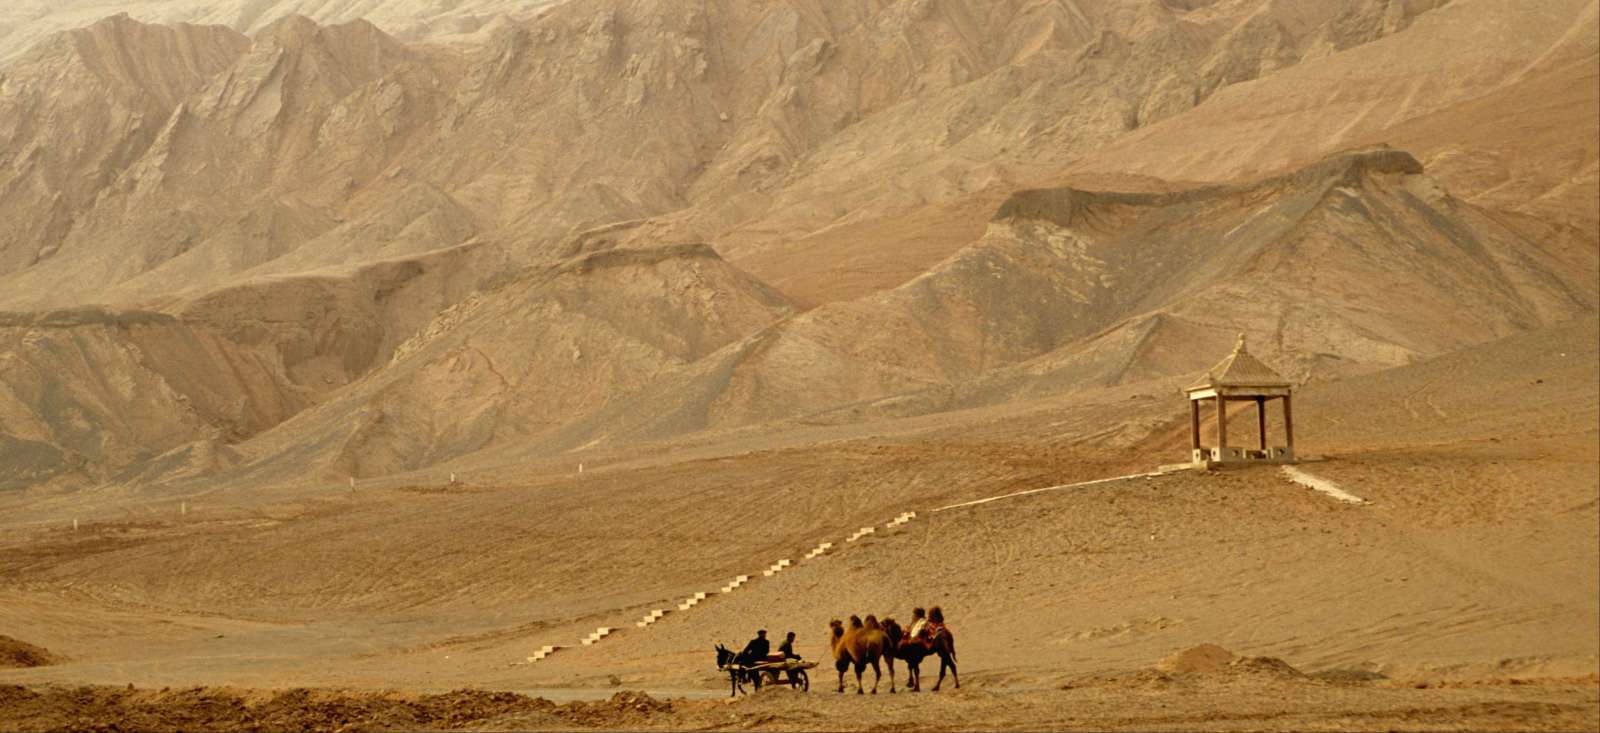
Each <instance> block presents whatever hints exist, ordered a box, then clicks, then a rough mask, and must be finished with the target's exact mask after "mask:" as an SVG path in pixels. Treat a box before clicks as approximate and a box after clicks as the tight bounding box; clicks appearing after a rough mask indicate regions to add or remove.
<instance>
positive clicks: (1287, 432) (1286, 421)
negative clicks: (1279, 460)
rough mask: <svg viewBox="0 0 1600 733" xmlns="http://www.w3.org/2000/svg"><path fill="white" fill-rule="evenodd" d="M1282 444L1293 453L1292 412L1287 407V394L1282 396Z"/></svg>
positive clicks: (1290, 453)
mask: <svg viewBox="0 0 1600 733" xmlns="http://www.w3.org/2000/svg"><path fill="white" fill-rule="evenodd" d="M1283 441H1284V442H1283V444H1284V447H1286V448H1288V449H1289V455H1291V456H1292V455H1294V413H1293V412H1292V411H1291V410H1290V407H1289V395H1284V396H1283Z"/></svg>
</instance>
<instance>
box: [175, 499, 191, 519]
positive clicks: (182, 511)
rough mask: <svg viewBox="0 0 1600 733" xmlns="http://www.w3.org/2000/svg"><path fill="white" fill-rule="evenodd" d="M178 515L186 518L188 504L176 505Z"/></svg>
mask: <svg viewBox="0 0 1600 733" xmlns="http://www.w3.org/2000/svg"><path fill="white" fill-rule="evenodd" d="M178 514H179V515H180V516H187V515H188V514H189V502H187V501H186V502H183V503H181V504H179V505H178Z"/></svg>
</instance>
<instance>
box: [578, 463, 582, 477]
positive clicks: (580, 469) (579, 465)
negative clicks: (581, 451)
mask: <svg viewBox="0 0 1600 733" xmlns="http://www.w3.org/2000/svg"><path fill="white" fill-rule="evenodd" d="M578 473H579V474H580V475H581V474H582V473H583V464H582V463H579V464H578Z"/></svg>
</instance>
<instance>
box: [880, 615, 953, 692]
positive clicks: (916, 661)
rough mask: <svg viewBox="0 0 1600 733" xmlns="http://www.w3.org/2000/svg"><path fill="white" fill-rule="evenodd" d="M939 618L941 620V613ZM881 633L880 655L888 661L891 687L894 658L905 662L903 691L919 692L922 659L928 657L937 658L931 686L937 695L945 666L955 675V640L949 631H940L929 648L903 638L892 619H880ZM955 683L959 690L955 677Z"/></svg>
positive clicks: (901, 630)
mask: <svg viewBox="0 0 1600 733" xmlns="http://www.w3.org/2000/svg"><path fill="white" fill-rule="evenodd" d="M940 616H941V618H942V617H943V614H941V615H940ZM883 632H884V636H885V637H886V641H885V644H884V655H885V656H887V657H889V659H890V662H889V678H890V685H891V686H893V684H894V682H893V679H894V661H893V660H894V659H900V660H903V661H904V662H905V663H906V670H907V671H906V680H907V681H906V689H908V690H910V691H912V692H920V691H921V690H922V660H924V659H926V658H928V657H930V656H933V655H936V654H937V655H938V656H939V681H938V682H935V683H934V685H933V691H934V692H938V691H939V686H940V685H943V684H944V673H945V668H946V667H948V668H949V670H950V673H951V674H952V675H955V672H956V638H955V635H954V634H952V633H950V629H949V628H944V629H943V631H941V632H940V633H939V635H938V636H937V637H935V638H934V640H933V646H932V648H929V647H928V646H927V645H925V644H923V643H922V642H920V641H917V640H914V639H908V638H906V632H905V630H904V629H902V628H900V624H898V623H896V622H895V620H894V619H892V618H887V617H885V618H884V619H883ZM955 682H956V687H957V688H959V687H961V678H960V677H959V676H958V677H955ZM891 691H892V690H891Z"/></svg>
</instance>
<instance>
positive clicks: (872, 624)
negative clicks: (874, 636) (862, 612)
mask: <svg viewBox="0 0 1600 733" xmlns="http://www.w3.org/2000/svg"><path fill="white" fill-rule="evenodd" d="M867 628H869V629H880V628H883V627H881V626H879V625H878V617H877V616H874V615H872V614H870V613H869V614H867Z"/></svg>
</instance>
